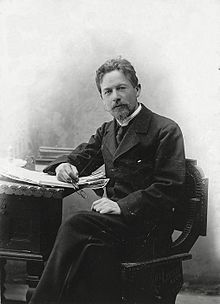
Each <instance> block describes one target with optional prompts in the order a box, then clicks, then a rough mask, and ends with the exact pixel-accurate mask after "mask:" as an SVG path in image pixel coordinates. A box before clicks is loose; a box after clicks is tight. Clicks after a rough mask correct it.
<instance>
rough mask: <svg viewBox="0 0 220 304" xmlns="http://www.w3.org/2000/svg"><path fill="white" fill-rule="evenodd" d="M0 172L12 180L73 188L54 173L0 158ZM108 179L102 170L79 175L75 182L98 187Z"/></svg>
mask: <svg viewBox="0 0 220 304" xmlns="http://www.w3.org/2000/svg"><path fill="white" fill-rule="evenodd" d="M0 174H1V175H3V176H5V177H7V178H10V179H12V180H16V181H20V182H25V183H30V184H35V185H40V186H43V185H45V186H51V187H64V188H73V185H72V184H71V183H65V182H61V181H58V180H57V178H56V176H54V175H49V174H47V173H43V172H38V171H31V170H27V169H25V168H20V167H17V166H15V165H13V164H11V163H10V162H7V161H2V160H0ZM108 180H109V179H107V178H105V175H104V173H103V172H99V173H97V174H92V175H90V176H83V177H80V178H79V182H78V183H77V184H78V185H79V186H80V188H92V189H98V188H103V187H105V186H106V184H107V183H108Z"/></svg>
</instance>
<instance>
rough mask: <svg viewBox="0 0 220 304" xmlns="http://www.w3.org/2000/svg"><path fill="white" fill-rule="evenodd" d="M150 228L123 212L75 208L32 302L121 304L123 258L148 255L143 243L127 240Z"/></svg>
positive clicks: (64, 226)
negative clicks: (128, 219) (113, 213)
mask: <svg viewBox="0 0 220 304" xmlns="http://www.w3.org/2000/svg"><path fill="white" fill-rule="evenodd" d="M146 229H147V230H148V231H147V230H146ZM151 230H152V225H150V224H149V226H148V227H146V226H145V227H143V225H140V221H137V222H136V223H135V222H134V223H132V224H131V223H129V224H128V223H127V222H126V221H125V219H124V218H123V217H122V216H119V215H102V214H99V213H96V212H94V211H81V212H77V213H75V214H74V215H73V216H71V217H70V218H69V219H68V220H67V221H66V222H65V223H64V224H62V225H61V227H60V229H59V231H58V235H57V239H56V242H55V244H54V248H53V250H52V252H51V255H50V257H49V260H48V262H47V264H46V267H45V269H44V272H43V274H42V277H41V280H40V282H39V284H38V286H37V288H36V291H35V293H34V295H33V297H32V299H31V301H30V304H55V303H56V304H58V303H62V304H70V303H71V304H74V303H83V304H86V303H92V304H97V303H100V304H110V303H111V304H113V303H114V304H117V303H120V302H121V289H120V288H121V282H120V280H121V278H120V262H121V261H125V260H129V259H130V258H136V257H137V256H138V257H140V256H141V255H143V252H141V251H143V246H133V247H132V248H133V249H132V250H130V249H129V250H128V246H127V244H128V243H129V242H130V240H137V243H138V242H139V241H140V240H143V239H144V237H145V236H146V235H147V234H149V232H150V231H151Z"/></svg>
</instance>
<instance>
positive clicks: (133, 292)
mask: <svg viewBox="0 0 220 304" xmlns="http://www.w3.org/2000/svg"><path fill="white" fill-rule="evenodd" d="M184 199H185V205H186V206H188V208H186V210H185V213H184V214H183V213H182V214H179V213H178V212H175V211H174V224H175V227H174V228H175V229H176V230H180V231H181V234H180V235H179V237H178V238H177V239H176V240H174V241H173V243H172V247H171V251H170V254H169V255H168V256H166V257H161V258H156V259H152V260H147V261H144V262H139V263H135V262H133V263H122V264H121V271H122V282H123V286H122V299H123V301H124V303H145V301H144V299H145V298H147V297H148V296H149V295H152V299H153V298H154V299H155V302H153V303H167V304H171V303H175V298H176V295H177V293H178V292H179V291H180V289H181V287H182V284H183V274H182V261H184V260H189V259H191V258H192V255H191V254H190V253H189V252H190V250H191V248H192V247H193V245H194V244H195V242H196V240H197V239H198V237H199V236H206V230H207V201H208V179H207V178H205V177H204V174H203V172H202V170H201V169H200V168H199V167H198V166H197V162H196V161H195V160H190V159H187V160H186V192H185V198H184ZM171 299H173V301H172V302H171ZM147 303H148V302H147Z"/></svg>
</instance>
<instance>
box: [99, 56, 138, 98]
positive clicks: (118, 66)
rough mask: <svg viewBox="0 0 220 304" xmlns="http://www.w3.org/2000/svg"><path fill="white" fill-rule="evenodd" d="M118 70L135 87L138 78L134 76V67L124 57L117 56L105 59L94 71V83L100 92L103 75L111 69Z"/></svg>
mask: <svg viewBox="0 0 220 304" xmlns="http://www.w3.org/2000/svg"><path fill="white" fill-rule="evenodd" d="M114 70H118V71H121V72H122V73H123V74H124V75H125V76H126V77H127V78H128V79H129V80H130V82H131V84H132V86H133V87H134V88H136V86H137V85H138V78H137V76H136V71H135V69H134V67H133V66H132V65H131V63H130V62H129V61H128V60H127V59H124V58H121V57H118V58H114V59H110V60H107V61H106V62H105V63H104V64H103V65H101V66H100V68H99V69H98V70H97V71H96V78H95V81H96V85H97V88H98V90H99V92H100V93H101V86H100V84H101V82H102V79H103V76H104V75H105V74H106V73H108V72H111V71H114Z"/></svg>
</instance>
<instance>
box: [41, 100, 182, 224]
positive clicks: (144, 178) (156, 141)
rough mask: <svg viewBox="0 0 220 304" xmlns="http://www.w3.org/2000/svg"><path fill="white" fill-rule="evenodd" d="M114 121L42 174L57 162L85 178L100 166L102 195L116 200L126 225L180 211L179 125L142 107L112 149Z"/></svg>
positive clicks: (180, 142)
mask: <svg viewBox="0 0 220 304" xmlns="http://www.w3.org/2000/svg"><path fill="white" fill-rule="evenodd" d="M116 124H117V122H116V121H115V120H112V121H110V122H106V123H104V124H103V125H102V126H101V127H100V128H99V129H98V130H97V131H96V134H95V135H93V136H92V137H91V138H90V140H89V142H88V143H83V144H81V145H79V146H78V147H77V148H76V149H74V150H73V152H72V153H71V154H70V155H68V156H62V157H59V158H58V159H57V160H55V161H54V162H52V163H51V164H50V165H49V166H48V167H47V168H45V170H44V172H51V171H54V169H55V168H56V166H57V165H58V164H60V163H62V162H69V163H71V164H73V165H75V166H76V167H77V169H78V171H79V174H80V175H88V174H90V173H91V172H92V171H94V170H96V169H97V168H98V167H100V166H101V165H102V164H103V163H104V164H105V170H106V176H107V177H109V178H110V181H109V183H108V185H107V189H106V191H107V195H108V197H109V198H110V199H112V200H114V201H117V203H118V204H119V206H120V208H121V211H122V215H123V216H124V217H125V218H126V220H127V221H131V222H132V221H133V220H134V219H138V220H143V221H152V220H153V221H158V220H159V221H161V220H163V219H166V218H169V215H170V213H171V212H172V210H173V208H181V198H182V194H183V188H184V181H185V156H184V145H183V137H182V133H181V130H180V128H179V127H178V125H177V124H176V123H175V122H174V121H172V120H170V119H168V118H165V117H162V116H160V115H158V114H155V113H153V112H152V111H150V110H149V109H147V108H146V107H145V106H144V105H142V110H141V112H140V113H139V114H138V115H137V116H136V117H135V118H134V119H133V121H132V124H131V126H130V127H129V128H128V131H127V132H126V134H125V136H124V138H123V140H122V142H121V143H120V145H119V146H118V148H116V142H115V128H116Z"/></svg>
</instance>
